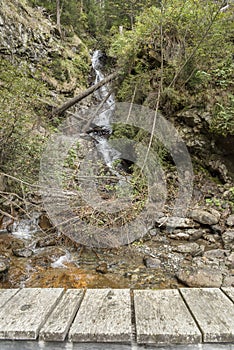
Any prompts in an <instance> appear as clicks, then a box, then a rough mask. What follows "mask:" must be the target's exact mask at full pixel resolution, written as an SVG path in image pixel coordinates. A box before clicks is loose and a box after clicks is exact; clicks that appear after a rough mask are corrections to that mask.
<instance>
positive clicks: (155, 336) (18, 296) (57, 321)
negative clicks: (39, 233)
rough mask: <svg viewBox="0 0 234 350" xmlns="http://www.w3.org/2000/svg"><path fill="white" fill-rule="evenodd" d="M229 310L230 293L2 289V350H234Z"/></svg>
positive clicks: (233, 313)
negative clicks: (151, 349)
mask: <svg viewBox="0 0 234 350" xmlns="http://www.w3.org/2000/svg"><path fill="white" fill-rule="evenodd" d="M233 303H234V288H222V289H218V288H194V289H187V288H182V289H179V290H176V289H172V290H169V289H168V290H133V291H131V290H129V289H88V290H82V289H68V290H64V289H63V288H23V289H0V339H1V340H0V349H4V350H5V349H6V350H8V349H9V350H10V349H36V348H37V349H42V348H43V349H76V348H77V349H80V350H83V349H94V350H95V349H104V348H105V347H103V346H102V344H103V343H105V344H106V343H108V347H107V348H108V349H113V350H115V349H116V350H127V349H141V348H144V345H143V344H146V345H149V346H161V347H164V346H167V345H171V346H172V345H175V346H176V345H177V344H182V345H180V346H179V347H178V349H186V350H187V349H191V350H193V349H199V350H200V349H204V350H206V349H207V350H209V349H210V350H211V349H212V350H213V349H214V350H215V349H218V350H219V349H234V347H233V345H232V344H234V307H233ZM52 342H53V346H51V344H52ZM86 343H92V344H93V345H92V347H90V344H86ZM221 343H222V344H221ZM42 344H43V346H42ZM128 344H129V345H128ZM198 344H199V345H198ZM202 344H203V345H202ZM211 344H212V345H211ZM218 344H219V345H218ZM210 346H212V347H210ZM175 348H176V349H177V346H176V347H175ZM173 349H174V348H173Z"/></svg>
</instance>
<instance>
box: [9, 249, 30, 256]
mask: <svg viewBox="0 0 234 350" xmlns="http://www.w3.org/2000/svg"><path fill="white" fill-rule="evenodd" d="M12 253H13V254H14V255H15V256H17V257H19V258H29V257H30V256H32V254H33V251H32V250H31V249H29V248H16V249H12Z"/></svg>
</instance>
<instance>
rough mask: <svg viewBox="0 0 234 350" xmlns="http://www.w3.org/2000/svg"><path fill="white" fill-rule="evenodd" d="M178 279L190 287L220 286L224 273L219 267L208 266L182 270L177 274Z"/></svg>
mask: <svg viewBox="0 0 234 350" xmlns="http://www.w3.org/2000/svg"><path fill="white" fill-rule="evenodd" d="M176 277H177V279H178V280H179V281H180V282H182V283H184V284H185V285H186V286H188V287H193V288H220V287H221V285H222V281H223V275H222V273H221V272H220V271H219V270H218V269H211V268H208V267H204V268H198V269H190V270H181V271H179V272H177V274H176Z"/></svg>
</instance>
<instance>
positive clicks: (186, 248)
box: [173, 243, 205, 256]
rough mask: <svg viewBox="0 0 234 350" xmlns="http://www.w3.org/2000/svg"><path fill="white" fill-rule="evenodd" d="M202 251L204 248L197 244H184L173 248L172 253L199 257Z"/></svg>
mask: <svg viewBox="0 0 234 350" xmlns="http://www.w3.org/2000/svg"><path fill="white" fill-rule="evenodd" d="M204 249H205V248H204V246H200V245H199V244H197V243H186V244H180V245H178V246H177V247H174V248H173V251H174V252H177V253H182V254H190V255H192V256H199V255H202V254H203V252H204Z"/></svg>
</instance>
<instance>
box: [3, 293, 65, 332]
mask: <svg viewBox="0 0 234 350" xmlns="http://www.w3.org/2000/svg"><path fill="white" fill-rule="evenodd" d="M62 293H63V288H54V289H53V288H25V289H21V290H20V291H19V292H18V293H17V294H16V295H14V296H13V297H12V298H11V299H10V300H9V301H8V302H7V303H6V304H5V305H4V306H3V307H2V308H1V310H0V339H36V338H37V336H38V333H39V329H40V327H41V326H42V325H43V323H44V322H45V320H46V318H47V317H48V315H49V313H50V312H51V310H52V309H53V307H54V305H55V304H56V303H57V301H58V299H59V298H60V296H61V295H62Z"/></svg>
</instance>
